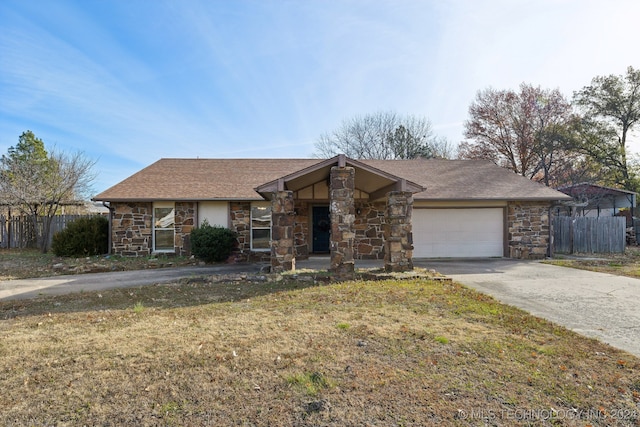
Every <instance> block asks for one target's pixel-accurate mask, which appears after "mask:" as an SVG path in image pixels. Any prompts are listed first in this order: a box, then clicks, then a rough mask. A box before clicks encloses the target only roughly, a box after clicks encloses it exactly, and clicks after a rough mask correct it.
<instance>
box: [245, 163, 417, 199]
mask: <svg viewBox="0 0 640 427" xmlns="http://www.w3.org/2000/svg"><path fill="white" fill-rule="evenodd" d="M333 166H340V167H345V166H351V167H353V168H354V169H355V188H356V189H358V190H361V191H363V192H364V193H367V194H368V195H369V200H370V201H374V200H378V199H382V198H383V197H385V196H386V194H387V193H388V192H390V191H408V192H411V193H413V194H415V193H420V192H423V191H425V190H426V188H425V187H423V186H421V185H419V184H416V183H415V182H412V181H409V180H406V179H404V178H402V177H400V176H396V175H393V174H390V173H388V172H384V171H382V170H380V169H377V168H374V167H372V166H369V165H366V164H364V163H362V162H359V161H357V160H354V159H351V158H349V157H346V156H345V155H344V154H339V155H337V156H335V157H332V158H330V159H326V160H321V161H319V162H318V163H317V164H315V165H313V166H310V167H307V168H304V169H301V170H299V171H297V172H294V173H291V174H289V175H285V176H283V177H280V178H278V179H275V180H273V181H269V182H267V183H265V184H262V185H260V186H259V187H257V188H255V190H256V192H258V193H259V194H260V195H261V196H262V197H264V198H265V199H270V197H271V194H273V193H275V192H278V191H285V190H287V191H298V190H300V189H303V188H305V187H309V186H311V185H313V184H316V183H318V182H322V181H327V180H328V179H329V175H330V173H331V168H332V167H333Z"/></svg>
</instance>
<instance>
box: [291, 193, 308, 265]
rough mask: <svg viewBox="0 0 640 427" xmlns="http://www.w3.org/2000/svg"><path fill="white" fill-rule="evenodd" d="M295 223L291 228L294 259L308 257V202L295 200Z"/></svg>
mask: <svg viewBox="0 0 640 427" xmlns="http://www.w3.org/2000/svg"><path fill="white" fill-rule="evenodd" d="M295 212H296V217H295V225H294V228H293V233H294V236H293V245H294V247H295V252H294V254H295V257H296V259H308V258H309V221H310V220H311V218H310V216H309V203H307V202H300V201H298V200H296V201H295Z"/></svg>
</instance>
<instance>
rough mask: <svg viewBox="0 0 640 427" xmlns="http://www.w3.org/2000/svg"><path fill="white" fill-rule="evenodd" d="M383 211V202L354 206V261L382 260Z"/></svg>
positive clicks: (384, 206) (384, 207)
mask: <svg viewBox="0 0 640 427" xmlns="http://www.w3.org/2000/svg"><path fill="white" fill-rule="evenodd" d="M385 209H386V204H385V203H384V202H378V203H358V204H357V205H356V220H355V224H354V228H355V232H356V237H355V253H354V257H355V258H356V259H384V224H385V217H384V212H385ZM358 210H359V211H360V213H359V214H358Z"/></svg>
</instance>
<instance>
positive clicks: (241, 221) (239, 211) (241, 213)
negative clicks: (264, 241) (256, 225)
mask: <svg viewBox="0 0 640 427" xmlns="http://www.w3.org/2000/svg"><path fill="white" fill-rule="evenodd" d="M229 217H230V219H231V230H234V231H236V233H238V248H237V249H236V250H235V251H234V253H233V254H232V257H233V260H234V261H237V262H242V261H252V262H253V261H258V262H270V261H271V251H258V252H253V251H251V202H231V203H229Z"/></svg>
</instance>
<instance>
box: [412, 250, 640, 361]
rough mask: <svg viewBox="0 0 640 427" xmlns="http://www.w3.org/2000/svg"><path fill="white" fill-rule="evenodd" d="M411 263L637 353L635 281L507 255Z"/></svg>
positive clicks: (639, 312) (638, 295)
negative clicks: (519, 259) (504, 257)
mask: <svg viewBox="0 0 640 427" xmlns="http://www.w3.org/2000/svg"><path fill="white" fill-rule="evenodd" d="M414 263H415V264H416V265H417V266H420V267H425V268H433V269H435V270H436V271H438V272H440V273H442V274H445V275H447V276H449V277H451V278H452V279H453V280H454V281H456V282H460V283H462V284H464V285H467V286H469V287H471V288H474V289H476V290H478V291H480V292H482V293H485V294H488V295H491V296H493V297H494V298H496V299H497V300H499V301H501V302H504V303H506V304H509V305H513V306H516V307H519V308H521V309H523V310H526V311H528V312H530V313H532V314H534V315H536V316H539V317H543V318H545V319H548V320H550V321H552V322H554V323H557V324H559V325H562V326H565V327H567V328H569V329H571V330H573V331H575V332H578V333H580V334H583V335H586V336H589V337H594V338H598V339H599V340H601V341H604V342H606V343H608V344H610V345H612V346H614V347H617V348H620V349H622V350H625V351H628V352H630V353H632V354H634V355H636V356H638V357H640V280H639V279H632V278H628V277H621V276H614V275H611V274H603V273H594V272H590V271H584V270H577V269H573V268H567V267H557V266H553V265H547V264H542V263H540V262H536V261H517V260H509V259H473V260H442V261H440V260H438V261H434V260H420V259H418V260H414Z"/></svg>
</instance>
